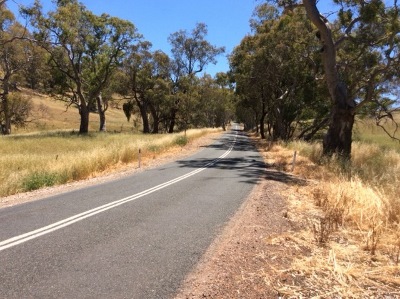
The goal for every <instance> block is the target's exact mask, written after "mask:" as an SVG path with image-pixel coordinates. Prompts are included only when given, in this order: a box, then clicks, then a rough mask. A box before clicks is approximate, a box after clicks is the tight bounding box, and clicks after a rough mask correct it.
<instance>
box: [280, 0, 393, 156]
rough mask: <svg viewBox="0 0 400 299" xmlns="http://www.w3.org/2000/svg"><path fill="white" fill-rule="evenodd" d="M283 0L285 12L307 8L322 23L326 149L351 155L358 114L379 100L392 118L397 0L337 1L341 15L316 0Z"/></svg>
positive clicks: (315, 21) (318, 30)
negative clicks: (389, 101)
mask: <svg viewBox="0 0 400 299" xmlns="http://www.w3.org/2000/svg"><path fill="white" fill-rule="evenodd" d="M278 2H279V4H281V5H282V6H284V8H285V12H290V11H292V9H293V8H294V7H296V6H302V7H304V8H305V11H306V13H307V16H308V18H309V19H310V20H311V22H312V23H313V24H314V26H315V27H316V30H315V32H316V38H317V39H318V40H319V42H320V45H321V46H320V50H319V54H320V56H321V58H322V64H323V75H324V80H325V82H326V86H327V89H328V91H329V95H330V106H331V112H330V119H329V128H328V132H327V134H326V136H325V138H324V142H323V152H324V154H326V155H332V154H337V155H338V156H340V157H342V158H344V159H350V156H351V143H352V129H353V124H354V119H355V115H356V113H357V112H359V111H360V110H361V109H363V108H365V107H366V105H369V104H371V103H374V104H375V105H376V107H380V111H383V112H384V115H386V116H389V117H392V114H391V113H390V111H388V109H387V99H388V98H387V96H385V95H388V94H389V95H390V93H391V91H392V90H393V89H395V88H393V84H394V82H396V80H398V76H399V65H400V54H399V53H400V51H399V50H400V48H399V46H400V43H399V40H400V36H399V33H400V18H399V7H398V4H397V1H396V0H394V1H381V0H372V1H356V0H341V1H339V0H335V1H333V2H334V3H335V4H336V7H337V16H336V19H335V18H334V17H333V16H332V15H331V16H330V17H329V18H327V17H325V16H323V15H322V14H321V13H320V11H319V9H318V5H317V1H315V0H303V1H302V2H300V1H278ZM332 20H333V21H332ZM387 87H389V88H387ZM389 98H390V96H389ZM378 112H379V109H378ZM378 119H380V115H378ZM392 119H393V117H392Z"/></svg>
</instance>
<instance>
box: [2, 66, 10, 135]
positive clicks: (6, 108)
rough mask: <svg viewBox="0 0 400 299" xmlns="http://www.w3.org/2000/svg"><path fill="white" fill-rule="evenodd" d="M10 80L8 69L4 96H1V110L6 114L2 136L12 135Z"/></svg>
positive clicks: (4, 81) (5, 76) (4, 84)
mask: <svg viewBox="0 0 400 299" xmlns="http://www.w3.org/2000/svg"><path fill="white" fill-rule="evenodd" d="M7 66H8V65H7ZM10 78H11V72H10V71H9V68H8V67H7V68H6V73H5V75H4V78H3V80H2V81H3V86H2V87H3V94H2V95H1V108H2V110H3V114H4V122H3V124H1V134H2V135H10V134H11V112H10V107H9V99H8V94H9V91H10Z"/></svg>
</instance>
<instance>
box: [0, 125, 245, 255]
mask: <svg viewBox="0 0 400 299" xmlns="http://www.w3.org/2000/svg"><path fill="white" fill-rule="evenodd" d="M236 138H237V132H236V135H235V138H234V140H233V142H232V145H231V146H230V148H229V149H228V150H227V151H226V152H225V153H224V154H222V155H221V156H220V157H218V158H217V159H215V160H213V161H211V162H210V163H207V164H206V165H204V166H203V167H201V168H198V169H196V170H193V171H191V172H189V173H187V174H184V175H182V176H180V177H177V178H175V179H173V180H170V181H168V182H165V183H162V184H160V185H157V186H155V187H152V188H150V189H147V190H145V191H142V192H139V193H136V194H134V195H131V196H128V197H125V198H123V199H120V200H117V201H113V202H111V203H108V204H105V205H102V206H100V207H97V208H94V209H91V210H88V211H86V212H83V213H80V214H77V215H74V216H71V217H69V218H66V219H63V220H61V221H58V222H55V223H52V224H50V225H47V226H44V227H42V228H39V229H36V230H33V231H31V232H28V233H25V234H22V235H19V236H16V237H13V238H10V239H7V240H4V241H2V242H0V251H2V250H5V249H7V248H11V247H14V246H16V245H18V244H21V243H24V242H27V241H29V240H32V239H36V238H38V237H40V236H43V235H46V234H49V233H51V232H54V231H56V230H59V229H61V228H63V227H66V226H69V225H71V224H74V223H76V222H79V221H82V220H84V219H86V218H89V217H92V216H94V215H97V214H99V213H103V212H105V211H107V210H110V209H112V208H115V207H118V206H120V205H123V204H125V203H128V202H131V201H134V200H136V199H138V198H141V197H143V196H146V195H149V194H151V193H153V192H156V191H158V190H161V189H164V188H166V187H168V186H171V185H173V184H175V183H178V182H180V181H182V180H185V179H187V178H189V177H191V176H194V175H195V174H198V173H199V172H202V171H203V170H205V169H207V168H209V167H211V166H213V165H214V164H216V163H217V162H218V161H219V160H221V159H223V158H225V157H226V156H228V155H229V154H230V152H231V151H232V149H233V147H234V145H235V143H236Z"/></svg>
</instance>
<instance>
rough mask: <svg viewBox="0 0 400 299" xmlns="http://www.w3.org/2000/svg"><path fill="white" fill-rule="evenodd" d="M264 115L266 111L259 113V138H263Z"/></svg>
mask: <svg viewBox="0 0 400 299" xmlns="http://www.w3.org/2000/svg"><path fill="white" fill-rule="evenodd" d="M266 115H267V113H263V114H261V118H260V135H261V139H265V128H264V121H265V116H266Z"/></svg>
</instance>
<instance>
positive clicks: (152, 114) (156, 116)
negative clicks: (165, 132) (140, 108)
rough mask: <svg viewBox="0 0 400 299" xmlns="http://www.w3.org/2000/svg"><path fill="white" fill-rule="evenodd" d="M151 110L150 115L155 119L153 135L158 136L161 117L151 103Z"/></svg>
mask: <svg viewBox="0 0 400 299" xmlns="http://www.w3.org/2000/svg"><path fill="white" fill-rule="evenodd" d="M149 106H150V107H149V109H150V113H151V116H152V118H153V130H152V133H153V134H158V132H159V126H160V117H159V115H158V114H157V110H156V109H155V108H154V105H152V104H151V103H150V104H149Z"/></svg>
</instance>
